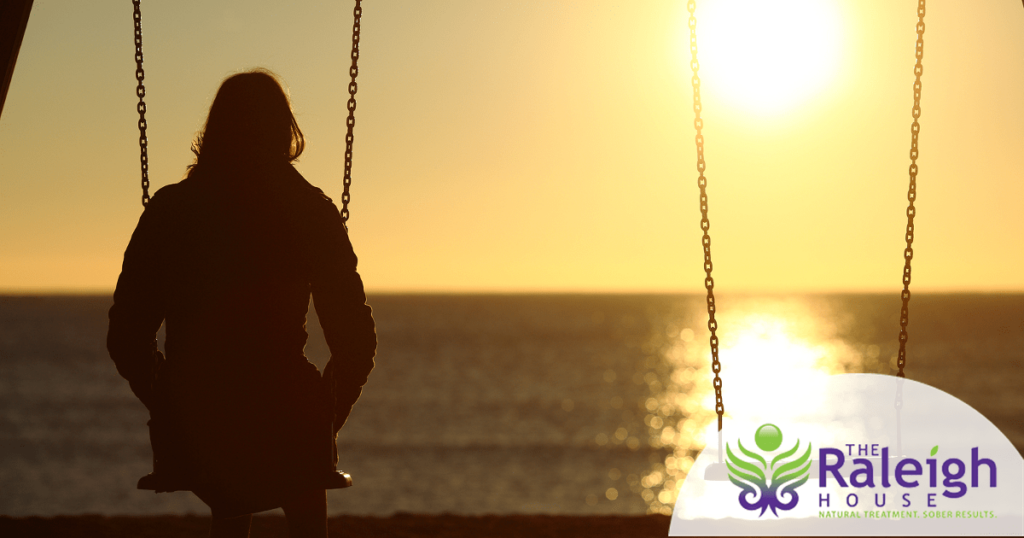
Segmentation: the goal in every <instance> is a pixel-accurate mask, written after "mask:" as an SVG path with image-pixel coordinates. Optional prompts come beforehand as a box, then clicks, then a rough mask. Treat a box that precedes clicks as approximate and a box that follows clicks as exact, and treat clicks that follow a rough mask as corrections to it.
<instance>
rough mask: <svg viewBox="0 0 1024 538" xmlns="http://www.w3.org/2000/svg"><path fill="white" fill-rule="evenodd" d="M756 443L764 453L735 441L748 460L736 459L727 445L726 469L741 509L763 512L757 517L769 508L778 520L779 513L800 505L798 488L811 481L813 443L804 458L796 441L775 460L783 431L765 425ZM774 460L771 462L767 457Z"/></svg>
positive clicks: (759, 429)
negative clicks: (754, 450) (775, 453)
mask: <svg viewBox="0 0 1024 538" xmlns="http://www.w3.org/2000/svg"><path fill="white" fill-rule="evenodd" d="M754 443H755V444H757V448H760V449H761V450H762V453H761V454H758V453H757V452H753V451H751V450H747V449H746V447H744V446H743V442H741V441H740V440H739V439H737V440H736V445H737V446H738V448H739V451H740V452H741V453H743V454H744V455H746V456H747V458H749V459H746V460H745V459H743V458H742V457H740V456H737V455H736V454H735V453H734V452H733V451H732V448H731V447H730V446H729V444H728V443H726V445H725V449H726V466H727V467H728V469H729V481H730V482H732V483H733V484H735V485H736V486H738V487H739V488H740V489H741V490H743V491H741V492H740V494H739V502H740V506H742V507H743V508H744V509H746V510H758V509H760V510H761V513H760V514H758V517H761V516H763V515H764V513H765V511H767V510H768V509H769V508H770V509H771V511H772V513H773V514H775V516H776V517H778V516H779V513H778V512H777V511H776V510H792V509H793V507H795V506H796V505H797V503H798V502H800V495H799V494H798V493H797V492H796V488H798V487H800V486H802V485H803V484H804V483H805V482H807V479H808V478H810V470H811V444H810V443H807V449H806V450H805V451H804V452H803V454H802V455H800V456H797V453H798V452H800V440H799V439H797V440H796V444H795V445H793V448H791V449H789V450H787V451H785V452H782V453H780V454H778V455H776V456H774V457H771V453H773V452H775V451H777V450H778V448H779V447H780V446H782V430H780V429H779V427H778V426H776V425H774V424H763V425H761V427H760V428H758V429H757V431H756V432H755V433H754ZM768 457H771V463H768V460H767V458H768Z"/></svg>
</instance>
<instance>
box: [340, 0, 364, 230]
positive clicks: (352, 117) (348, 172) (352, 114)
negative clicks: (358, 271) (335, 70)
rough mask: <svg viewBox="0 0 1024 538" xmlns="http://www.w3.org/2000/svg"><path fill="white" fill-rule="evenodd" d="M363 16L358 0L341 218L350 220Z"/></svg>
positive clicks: (353, 16) (360, 1) (353, 43)
mask: <svg viewBox="0 0 1024 538" xmlns="http://www.w3.org/2000/svg"><path fill="white" fill-rule="evenodd" d="M362 16H363V7H362V0H356V7H355V9H353V10H352V18H353V22H352V66H351V67H349V68H348V74H349V77H351V80H350V81H349V83H348V119H347V120H346V121H345V125H346V127H347V131H346V133H345V180H344V182H345V183H344V184H345V189H344V192H342V194H341V220H342V222H348V202H349V200H351V195H350V194H349V187H351V185H352V143H353V142H354V141H355V135H354V134H353V131H354V130H355V126H356V90H357V89H358V88H359V86H358V85H357V84H356V77H357V76H359V33H360V30H361V28H360V19H361V18H362Z"/></svg>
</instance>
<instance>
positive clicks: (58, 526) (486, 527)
mask: <svg viewBox="0 0 1024 538" xmlns="http://www.w3.org/2000/svg"><path fill="white" fill-rule="evenodd" d="M209 525H210V520H209V518H207V517H202V516H153V517H131V516H115V517H110V516H97V515H84V516H57V517H52V518H40V517H23V518H12V517H7V516H0V536H4V537H5V538H29V537H33V538H35V537H48V536H61V537H64V538H78V537H81V538H86V537H88V538H119V537H126V538H127V537H133V538H134V537H137V538H170V537H185V536H196V537H200V536H206V535H207V532H208V529H209ZM668 526H669V517H668V516H662V515H651V516H541V515H505V516H457V515H415V514H396V515H393V516H390V517H372V516H339V517H333V518H331V519H330V524H329V530H330V535H331V536H332V537H333V536H339V537H340V536H346V537H353V538H355V537H363V536H367V537H370V536H372V537H395V538H404V537H413V536H417V537H420V536H435V537H445V538H457V537H478V536H493V537H503V536H532V537H534V538H542V537H547V536H550V537H558V538H566V537H572V536H587V537H612V536H629V537H636V538H643V537H648V536H652V537H653V536H658V537H661V536H667V535H668ZM250 536H251V537H252V538H272V537H282V538H284V537H287V536H288V529H287V525H286V523H285V520H284V518H283V517H280V516H260V517H255V518H253V523H252V529H251V532H250Z"/></svg>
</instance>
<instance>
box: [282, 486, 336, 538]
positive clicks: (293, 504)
mask: <svg viewBox="0 0 1024 538" xmlns="http://www.w3.org/2000/svg"><path fill="white" fill-rule="evenodd" d="M281 508H283V509H284V515H285V517H287V518H288V536H289V538H327V491H325V490H322V489H311V490H309V491H306V492H303V493H302V494H300V495H299V496H298V497H296V498H295V499H293V500H292V501H290V502H288V503H286V504H285V505H284V506H282V507H281Z"/></svg>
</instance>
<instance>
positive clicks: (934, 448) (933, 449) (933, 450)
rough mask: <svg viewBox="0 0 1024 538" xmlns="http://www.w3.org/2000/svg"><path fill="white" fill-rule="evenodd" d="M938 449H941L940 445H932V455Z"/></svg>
mask: <svg viewBox="0 0 1024 538" xmlns="http://www.w3.org/2000/svg"><path fill="white" fill-rule="evenodd" d="M938 451H939V445H935V446H933V447H932V456H934V455H935V454H936V453H937V452H938Z"/></svg>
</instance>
